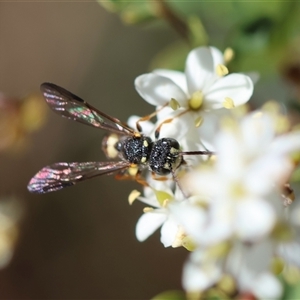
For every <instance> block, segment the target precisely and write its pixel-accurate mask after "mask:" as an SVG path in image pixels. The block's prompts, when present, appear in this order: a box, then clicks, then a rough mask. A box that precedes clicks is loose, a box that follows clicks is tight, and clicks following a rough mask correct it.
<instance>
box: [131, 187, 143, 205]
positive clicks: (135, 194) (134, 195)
mask: <svg viewBox="0 0 300 300" xmlns="http://www.w3.org/2000/svg"><path fill="white" fill-rule="evenodd" d="M140 195H141V193H140V192H139V191H138V190H133V191H132V192H131V193H130V194H129V196H128V202H129V204H130V205H131V204H132V203H133V202H134V201H135V200H136V199H137V198H138V197H139V196H140Z"/></svg>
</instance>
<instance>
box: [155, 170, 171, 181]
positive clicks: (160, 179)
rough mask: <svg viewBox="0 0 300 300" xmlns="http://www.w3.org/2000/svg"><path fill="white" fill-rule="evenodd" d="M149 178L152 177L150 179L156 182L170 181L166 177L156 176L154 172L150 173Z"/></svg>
mask: <svg viewBox="0 0 300 300" xmlns="http://www.w3.org/2000/svg"><path fill="white" fill-rule="evenodd" d="M151 177H152V179H154V180H157V181H167V180H170V178H168V177H167V176H157V175H156V174H155V173H154V172H151Z"/></svg>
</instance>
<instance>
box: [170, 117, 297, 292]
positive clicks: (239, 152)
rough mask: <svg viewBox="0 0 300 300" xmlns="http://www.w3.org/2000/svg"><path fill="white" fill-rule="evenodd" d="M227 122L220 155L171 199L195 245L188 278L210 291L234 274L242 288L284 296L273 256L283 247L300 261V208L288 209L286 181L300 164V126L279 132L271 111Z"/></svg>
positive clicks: (218, 140)
mask: <svg viewBox="0 0 300 300" xmlns="http://www.w3.org/2000/svg"><path fill="white" fill-rule="evenodd" d="M225 121H226V122H225ZM225 121H223V123H222V124H223V127H222V128H221V129H220V132H219V133H218V134H217V136H216V137H215V143H214V144H215V146H216V153H217V155H216V160H215V162H214V163H208V164H205V165H202V166H200V168H198V169H196V170H195V171H193V172H190V173H188V174H187V175H186V177H185V180H184V182H183V183H184V184H183V188H184V189H188V190H189V192H190V194H191V195H192V196H193V198H192V197H190V198H189V200H186V201H184V202H181V203H177V202H174V203H172V204H170V211H171V213H172V216H173V218H174V219H175V220H177V222H178V223H179V224H180V226H181V227H182V228H183V230H184V231H185V234H186V235H187V236H189V237H190V238H191V239H192V241H193V242H194V244H195V248H196V250H195V253H192V254H191V256H190V258H189V260H188V261H187V263H186V264H185V267H184V274H183V285H184V287H185V289H186V290H187V291H189V292H195V291H203V290H205V289H207V288H209V287H211V286H213V285H215V284H216V283H218V281H219V280H220V279H221V277H222V276H223V275H224V274H231V276H233V277H234V279H235V281H236V283H237V288H238V290H239V291H240V292H247V291H248V292H251V293H253V294H254V295H255V296H257V297H259V298H278V297H280V295H281V293H282V287H281V285H280V282H279V281H278V280H277V279H276V277H275V276H274V275H273V274H272V272H271V267H270V266H271V260H272V258H273V257H274V255H275V253H276V254H277V255H278V254H279V255H281V256H282V257H283V259H288V262H289V263H297V264H298V263H299V259H298V257H297V256H298V254H297V253H295V251H294V250H295V249H298V248H299V247H300V243H299V241H300V240H299V237H300V234H299V233H300V232H299V228H300V222H299V215H300V213H299V211H300V209H297V207H294V209H293V210H291V212H292V213H291V214H290V215H288V217H287V216H286V215H285V207H284V202H283V198H282V196H281V193H282V192H281V188H282V187H283V185H284V183H286V182H287V180H288V178H289V176H290V175H291V172H292V170H293V169H294V165H293V161H292V157H291V154H292V153H293V152H294V151H299V150H300V132H285V133H284V134H280V135H279V134H278V124H279V123H280V122H279V121H280V118H279V117H274V115H272V114H271V113H267V112H266V111H258V112H254V113H251V114H249V115H248V116H245V117H244V118H242V119H241V120H239V121H237V120H233V119H228V118H227V119H226V120H225ZM191 199H193V201H191ZM288 220H290V221H288ZM280 226H283V227H282V230H286V231H287V233H289V235H287V237H289V239H288V240H286V242H285V243H283V242H282V240H281V238H280V235H279V236H278V238H277V237H276V230H280V229H279V228H281V227H280ZM293 254H294V255H293Z"/></svg>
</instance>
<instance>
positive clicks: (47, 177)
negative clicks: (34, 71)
mask: <svg viewBox="0 0 300 300" xmlns="http://www.w3.org/2000/svg"><path fill="white" fill-rule="evenodd" d="M41 91H42V93H43V95H44V97H45V100H46V102H47V103H48V105H49V106H50V108H51V109H52V110H54V111H55V112H56V113H58V114H59V115H61V116H63V117H66V118H68V119H71V120H74V121H77V122H80V123H83V124H86V125H90V126H92V127H96V128H102V129H106V130H108V131H110V132H111V134H110V135H109V136H107V137H106V138H105V139H104V140H103V143H102V145H103V150H104V152H105V154H106V155H107V157H108V158H116V157H119V160H118V161H108V162H71V163H66V162H59V163H54V164H52V165H50V166H47V167H44V168H43V169H41V170H40V171H39V172H38V173H37V174H36V175H35V176H34V177H33V178H32V179H31V180H30V182H29V184H28V190H29V191H30V192H32V193H41V194H43V193H48V192H53V191H57V190H60V189H62V188H65V187H68V186H72V185H74V184H76V183H78V182H80V181H83V180H86V179H89V178H93V177H96V176H100V175H104V174H111V173H113V172H115V171H122V170H126V169H128V168H130V167H138V169H139V170H142V169H143V168H145V167H146V166H148V168H149V169H150V170H151V171H152V172H153V173H155V174H157V175H168V174H170V173H172V174H173V177H174V178H175V176H174V171H175V170H176V169H177V168H178V167H179V166H180V165H181V164H182V163H183V162H184V160H183V155H211V154H213V153H212V152H210V151H192V152H191V151H190V152H182V151H180V145H179V143H178V142H177V141H176V140H175V139H173V138H161V139H158V140H157V141H152V140H151V138H150V137H148V136H145V135H143V134H141V133H139V132H136V131H134V130H133V129H131V128H129V127H128V126H126V125H125V124H123V123H122V122H120V121H119V120H118V119H116V118H113V117H110V116H108V115H106V114H105V113H103V112H101V111H99V110H97V109H96V108H94V107H93V106H91V105H90V104H88V103H87V102H86V101H84V100H82V99H81V98H79V97H78V96H76V95H74V94H72V93H71V92H69V91H67V90H65V89H64V88H62V87H59V86H57V85H55V84H53V83H43V84H42V85H41Z"/></svg>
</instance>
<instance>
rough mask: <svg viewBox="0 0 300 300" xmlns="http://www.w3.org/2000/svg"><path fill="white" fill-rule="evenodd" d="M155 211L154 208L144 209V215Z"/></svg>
mask: <svg viewBox="0 0 300 300" xmlns="http://www.w3.org/2000/svg"><path fill="white" fill-rule="evenodd" d="M153 210H154V209H153V207H145V208H144V209H143V212H144V213H147V212H150V211H153Z"/></svg>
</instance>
